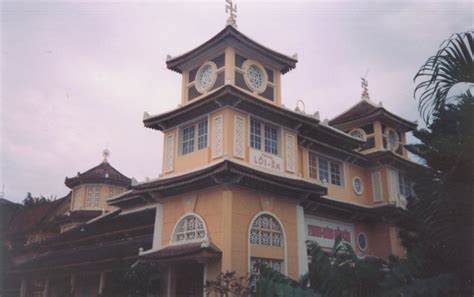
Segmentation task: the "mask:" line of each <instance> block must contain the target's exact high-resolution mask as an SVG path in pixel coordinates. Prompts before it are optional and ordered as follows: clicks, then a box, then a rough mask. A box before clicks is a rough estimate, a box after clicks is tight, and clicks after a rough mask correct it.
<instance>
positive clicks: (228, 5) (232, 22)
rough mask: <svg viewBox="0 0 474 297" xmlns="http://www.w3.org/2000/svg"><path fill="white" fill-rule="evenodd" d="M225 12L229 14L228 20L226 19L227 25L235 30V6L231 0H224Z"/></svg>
mask: <svg viewBox="0 0 474 297" xmlns="http://www.w3.org/2000/svg"><path fill="white" fill-rule="evenodd" d="M225 2H226V5H225V12H226V13H229V18H228V19H227V25H231V26H232V27H234V28H237V21H236V20H235V18H236V17H237V4H234V3H232V0H225Z"/></svg>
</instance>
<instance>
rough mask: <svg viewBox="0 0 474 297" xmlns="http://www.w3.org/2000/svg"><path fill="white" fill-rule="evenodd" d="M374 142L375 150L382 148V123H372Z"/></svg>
mask: <svg viewBox="0 0 474 297" xmlns="http://www.w3.org/2000/svg"><path fill="white" fill-rule="evenodd" d="M374 140H375V147H376V148H377V149H381V148H383V131H382V123H381V122H379V121H375V122H374Z"/></svg>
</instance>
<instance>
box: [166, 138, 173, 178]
mask: <svg viewBox="0 0 474 297" xmlns="http://www.w3.org/2000/svg"><path fill="white" fill-rule="evenodd" d="M173 163H174V134H170V135H168V137H166V149H165V173H166V172H171V171H173Z"/></svg>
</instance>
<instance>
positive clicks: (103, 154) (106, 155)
mask: <svg viewBox="0 0 474 297" xmlns="http://www.w3.org/2000/svg"><path fill="white" fill-rule="evenodd" d="M102 157H104V163H107V158H108V157H110V151H109V150H108V149H105V150H103V151H102Z"/></svg>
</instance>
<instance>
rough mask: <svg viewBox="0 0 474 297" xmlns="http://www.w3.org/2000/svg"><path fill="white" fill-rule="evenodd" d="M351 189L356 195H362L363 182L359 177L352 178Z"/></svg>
mask: <svg viewBox="0 0 474 297" xmlns="http://www.w3.org/2000/svg"><path fill="white" fill-rule="evenodd" d="M352 189H353V190H354V192H355V193H356V194H357V195H362V193H364V184H363V183H362V179H361V178H360V177H358V176H356V177H354V178H353V179H352Z"/></svg>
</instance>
